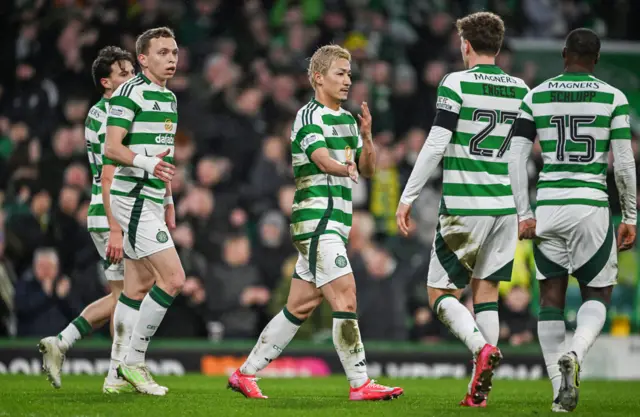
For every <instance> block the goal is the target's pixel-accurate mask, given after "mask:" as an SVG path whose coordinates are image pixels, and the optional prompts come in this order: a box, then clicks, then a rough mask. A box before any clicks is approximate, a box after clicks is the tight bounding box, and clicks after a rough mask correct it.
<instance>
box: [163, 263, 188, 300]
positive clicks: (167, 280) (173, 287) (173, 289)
mask: <svg viewBox="0 0 640 417" xmlns="http://www.w3.org/2000/svg"><path fill="white" fill-rule="evenodd" d="M163 278H164V279H163V281H164V285H165V287H166V290H167V292H168V293H169V295H172V296H175V295H177V294H178V293H179V292H180V291H182V287H183V286H184V282H185V280H186V277H185V274H184V270H183V269H182V267H180V268H177V269H176V270H175V271H174V272H173V273H171V274H170V275H169V276H167V277H163Z"/></svg>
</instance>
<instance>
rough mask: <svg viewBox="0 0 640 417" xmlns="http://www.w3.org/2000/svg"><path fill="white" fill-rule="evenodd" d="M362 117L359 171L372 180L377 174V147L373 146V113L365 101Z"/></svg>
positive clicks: (360, 116)
mask: <svg viewBox="0 0 640 417" xmlns="http://www.w3.org/2000/svg"><path fill="white" fill-rule="evenodd" d="M361 108H362V115H360V114H359V115H358V118H359V119H360V139H361V140H362V144H361V147H359V148H358V151H357V153H356V156H357V157H358V153H359V155H360V156H359V157H358V169H359V171H360V174H362V176H363V177H365V178H371V177H373V175H374V174H375V173H376V147H375V145H374V144H373V137H372V135H371V113H370V112H369V106H368V105H367V102H366V101H365V102H364V103H362V106H361Z"/></svg>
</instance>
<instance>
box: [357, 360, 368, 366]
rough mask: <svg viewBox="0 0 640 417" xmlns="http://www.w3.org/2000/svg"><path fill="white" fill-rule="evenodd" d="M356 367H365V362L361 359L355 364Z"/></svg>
mask: <svg viewBox="0 0 640 417" xmlns="http://www.w3.org/2000/svg"><path fill="white" fill-rule="evenodd" d="M356 366H367V360H366V359H363V360H361V361H360V362H358V363H356Z"/></svg>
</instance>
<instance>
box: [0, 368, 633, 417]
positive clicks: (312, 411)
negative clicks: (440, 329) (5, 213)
mask: <svg viewBox="0 0 640 417" xmlns="http://www.w3.org/2000/svg"><path fill="white" fill-rule="evenodd" d="M157 380H158V382H160V383H163V384H165V385H167V386H168V387H169V388H170V392H169V393H168V394H167V396H166V397H147V396H143V395H140V394H134V393H127V394H121V395H118V396H107V395H103V394H101V393H100V389H101V387H102V381H103V379H102V378H100V377H89V376H64V377H63V386H62V388H61V389H60V390H54V389H53V388H51V386H50V385H49V383H48V382H47V381H46V380H45V378H44V376H40V377H36V376H14V375H2V376H0V417H7V416H11V417H13V416H16V417H18V416H20V417H45V416H55V417H74V416H75V417H111V416H132V417H133V416H135V417H143V416H145V417H146V416H150V417H164V416H170V417H179V416H183V415H184V416H207V417H218V416H220V417H226V416H243V417H244V416H260V417H287V416H292V417H293V416H295V417H303V416H304V417H306V416H323V417H332V416H339V417H349V416H366V417H374V416H393V415H398V416H401V417H408V416H437V417H444V416H459V415H470V416H471V415H477V414H480V415H491V416H494V415H496V416H498V415H499V416H515V415H518V416H520V415H524V416H539V415H555V413H551V412H550V411H549V406H550V398H549V396H550V389H551V388H550V384H549V382H548V381H506V380H498V381H494V392H492V394H491V398H490V404H489V407H488V408H487V409H484V410H478V409H461V408H460V407H459V406H458V405H457V404H458V401H459V400H460V399H461V396H462V394H463V393H464V391H465V388H466V382H465V381H462V380H452V379H444V380H434V379H404V380H395V381H390V380H388V379H387V378H384V379H381V380H380V382H382V383H390V382H394V383H396V384H398V385H400V386H402V387H404V388H405V395H404V396H402V397H400V398H399V399H397V400H393V401H387V402H376V403H362V402H360V403H355V402H354V403H351V402H349V401H347V395H348V389H347V387H346V382H345V380H344V378H342V377H331V378H319V379H262V380H260V385H261V387H262V389H263V392H264V393H265V394H267V395H269V396H270V397H271V398H269V399H268V400H262V401H260V400H247V399H245V398H244V397H242V396H241V395H240V394H237V393H234V392H232V391H229V390H227V389H226V379H224V378H212V377H205V376H200V375H188V376H185V377H159V378H157ZM639 391H640V382H601V381H583V384H582V390H581V393H580V404H579V405H578V408H577V409H576V411H575V413H574V414H576V415H580V416H598V417H601V416H623V415H624V416H630V415H635V413H636V411H634V410H637V409H638V407H640V396H638V395H637V393H638V392H639Z"/></svg>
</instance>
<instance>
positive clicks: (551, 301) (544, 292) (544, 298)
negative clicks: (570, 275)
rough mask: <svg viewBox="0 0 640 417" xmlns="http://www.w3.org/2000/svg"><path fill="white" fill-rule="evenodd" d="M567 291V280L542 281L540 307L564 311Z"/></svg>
mask: <svg viewBox="0 0 640 417" xmlns="http://www.w3.org/2000/svg"><path fill="white" fill-rule="evenodd" d="M566 291H567V284H566V279H562V278H555V279H547V280H544V281H540V307H554V308H559V309H564V305H565V297H566Z"/></svg>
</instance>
